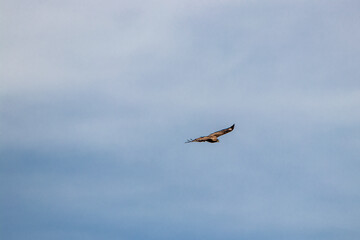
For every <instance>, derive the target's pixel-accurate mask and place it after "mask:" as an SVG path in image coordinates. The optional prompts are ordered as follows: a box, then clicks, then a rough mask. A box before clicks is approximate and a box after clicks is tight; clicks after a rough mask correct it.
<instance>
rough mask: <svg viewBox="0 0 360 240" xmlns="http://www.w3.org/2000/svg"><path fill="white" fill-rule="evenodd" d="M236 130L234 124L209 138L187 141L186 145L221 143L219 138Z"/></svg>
mask: <svg viewBox="0 0 360 240" xmlns="http://www.w3.org/2000/svg"><path fill="white" fill-rule="evenodd" d="M234 128H235V124H233V125H232V126H231V127H229V128H225V129H223V130H220V131H217V132H214V133H212V134H210V135H208V136H205V137H199V138H196V139H189V140H187V141H186V142H185V143H191V142H210V143H216V142H219V139H218V137H220V136H222V135H224V134H227V133H229V132H231V131H232V130H234Z"/></svg>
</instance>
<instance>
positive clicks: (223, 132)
mask: <svg viewBox="0 0 360 240" xmlns="http://www.w3.org/2000/svg"><path fill="white" fill-rule="evenodd" d="M234 128H235V124H233V125H232V126H231V127H228V128H225V129H222V130H220V131H217V132H214V133H212V134H210V135H209V137H210V136H215V137H220V136H222V135H224V134H227V133H229V132H231V131H232V130H234Z"/></svg>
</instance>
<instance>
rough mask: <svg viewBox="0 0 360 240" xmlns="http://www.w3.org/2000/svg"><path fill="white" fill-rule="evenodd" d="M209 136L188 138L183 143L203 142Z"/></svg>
mask: <svg viewBox="0 0 360 240" xmlns="http://www.w3.org/2000/svg"><path fill="white" fill-rule="evenodd" d="M208 139H209V137H207V136H206V137H199V138H196V139H188V140H187V141H186V142H185V143H191V142H205V141H206V140H208Z"/></svg>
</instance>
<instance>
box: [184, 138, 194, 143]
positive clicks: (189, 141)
mask: <svg viewBox="0 0 360 240" xmlns="http://www.w3.org/2000/svg"><path fill="white" fill-rule="evenodd" d="M193 141H194V139H188V140H187V141H186V142H185V143H191V142H193Z"/></svg>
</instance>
